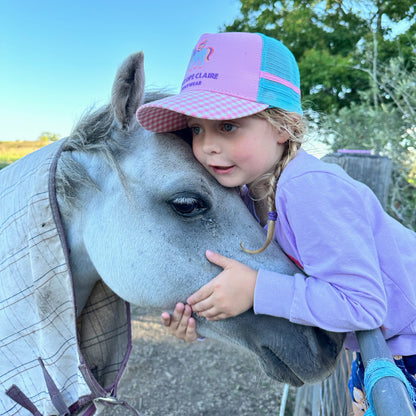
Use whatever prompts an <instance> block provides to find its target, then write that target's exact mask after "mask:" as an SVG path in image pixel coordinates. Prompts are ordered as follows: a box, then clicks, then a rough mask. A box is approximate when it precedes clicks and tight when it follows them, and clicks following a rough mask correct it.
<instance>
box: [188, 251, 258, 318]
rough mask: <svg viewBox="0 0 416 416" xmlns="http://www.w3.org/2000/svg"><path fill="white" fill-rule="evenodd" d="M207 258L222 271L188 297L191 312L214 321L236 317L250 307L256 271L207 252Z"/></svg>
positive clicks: (252, 299) (252, 301)
mask: <svg viewBox="0 0 416 416" xmlns="http://www.w3.org/2000/svg"><path fill="white" fill-rule="evenodd" d="M206 256H207V259H208V260H209V261H210V262H211V263H214V264H216V265H218V266H220V267H222V268H223V269H224V270H223V271H222V272H221V273H220V274H219V275H218V276H217V277H215V278H214V279H212V280H211V281H210V282H208V283H207V284H206V285H205V286H202V288H201V289H199V290H198V291H197V292H195V293H194V294H193V295H191V296H190V297H189V298H188V300H187V302H188V304H189V305H191V307H192V310H193V312H195V313H196V314H197V315H198V316H203V317H205V318H206V319H208V320H211V321H216V320H219V319H225V318H229V317H230V316H236V315H239V314H240V313H243V312H245V311H246V310H248V309H250V308H251V307H253V303H254V289H255V286H256V280H257V271H256V270H253V269H252V268H251V267H248V266H246V265H245V264H243V263H240V262H238V261H236V260H233V259H230V258H228V257H224V256H221V255H220V254H218V253H213V252H212V251H209V250H207V252H206Z"/></svg>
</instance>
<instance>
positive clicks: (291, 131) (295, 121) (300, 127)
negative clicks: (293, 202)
mask: <svg viewBox="0 0 416 416" xmlns="http://www.w3.org/2000/svg"><path fill="white" fill-rule="evenodd" d="M256 117H260V118H262V119H264V120H266V121H268V122H269V123H271V124H272V126H273V127H274V128H275V129H276V130H277V131H278V132H282V133H284V132H286V133H287V134H288V135H289V139H288V140H287V141H286V142H285V149H284V151H283V154H282V157H281V158H280V160H279V161H278V162H277V163H276V165H275V166H274V169H273V171H272V172H270V173H266V174H265V175H263V176H261V177H260V178H258V179H257V180H256V181H254V182H253V183H252V184H251V185H250V188H249V190H251V191H254V190H255V192H251V194H253V193H254V194H255V195H262V196H261V197H257V198H256V199H254V198H253V200H256V201H261V200H264V199H265V200H266V203H267V208H268V211H269V215H268V220H267V237H266V242H265V244H264V246H263V247H261V248H259V249H257V250H248V249H246V248H244V247H243V245H242V243H240V246H241V248H242V249H243V250H244V251H245V252H246V253H250V254H257V253H261V252H262V251H264V250H265V249H266V248H267V247H268V245H269V244H270V243H271V242H272V241H273V238H274V231H275V228H276V219H277V215H278V213H277V212H276V202H275V201H276V186H277V182H278V180H279V178H280V175H281V174H282V172H283V170H284V169H285V167H286V166H287V165H288V163H289V162H290V161H291V160H292V159H293V158H294V157H295V156H296V154H297V151H298V150H299V149H300V147H301V145H302V141H303V136H304V134H305V130H306V125H305V122H304V120H303V119H302V118H301V117H300V116H299V114H297V113H289V112H287V111H284V110H281V109H279V108H267V109H266V110H263V111H261V112H260V113H258V114H256Z"/></svg>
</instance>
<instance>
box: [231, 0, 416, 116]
mask: <svg viewBox="0 0 416 416" xmlns="http://www.w3.org/2000/svg"><path fill="white" fill-rule="evenodd" d="M240 10H241V16H240V17H238V18H237V19H236V20H235V21H234V22H233V23H232V24H230V25H228V26H225V27H224V30H226V31H248V32H262V33H264V34H266V35H269V36H272V37H275V38H276V39H279V40H281V41H282V42H283V43H284V44H285V45H286V46H288V47H289V48H290V49H291V50H292V52H293V53H294V55H295V57H296V59H297V61H298V64H299V69H300V73H301V89H302V97H303V102H304V106H305V107H306V108H307V107H311V108H313V109H315V110H317V111H320V112H331V111H333V110H336V109H339V108H342V107H345V106H348V105H349V104H350V103H352V102H354V103H361V102H362V96H361V92H362V91H369V90H371V91H373V92H374V91H375V90H376V89H377V76H378V75H377V74H378V68H377V64H378V62H383V61H384V60H386V59H388V58H390V57H391V56H396V55H397V54H398V51H400V54H401V56H403V57H404V59H405V60H406V61H408V60H409V59H410V57H411V56H412V55H414V50H413V49H412V39H413V38H414V36H415V33H416V24H415V23H414V21H415V18H416V9H415V7H414V6H413V0H390V1H389V0H388V1H385V0H383V1H381V0H376V1H367V0H365V1H354V0H349V1H346V0H327V1H325V2H324V1H304V0H291V1H287V0H286V1H274V0H241V9H240ZM398 22H402V23H406V22H407V23H408V26H409V27H408V28H407V30H406V31H405V33H403V34H401V35H396V36H393V35H394V34H393V30H392V25H393V23H398ZM412 23H413V24H412ZM380 99H381V100H382V101H383V102H385V101H389V99H390V98H389V97H388V96H386V95H384V96H383V95H381V96H380V94H376V93H374V94H373V100H380ZM374 104H375V105H378V104H379V102H378V101H377V102H376V101H375V102H374Z"/></svg>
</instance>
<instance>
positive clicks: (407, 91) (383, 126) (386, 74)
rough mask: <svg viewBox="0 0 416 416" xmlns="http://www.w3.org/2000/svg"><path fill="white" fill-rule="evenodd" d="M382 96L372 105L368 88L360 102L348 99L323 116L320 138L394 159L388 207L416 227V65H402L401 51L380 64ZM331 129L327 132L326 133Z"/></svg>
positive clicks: (379, 75) (330, 142) (346, 147)
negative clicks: (383, 98) (340, 107)
mask: <svg viewBox="0 0 416 416" xmlns="http://www.w3.org/2000/svg"><path fill="white" fill-rule="evenodd" d="M376 81H377V86H378V89H376V90H374V91H375V92H376V94H378V96H379V99H380V101H381V99H382V97H383V96H385V95H387V96H389V98H390V100H389V101H388V102H386V103H382V104H380V105H378V106H375V105H374V103H373V102H372V99H371V97H372V96H373V92H372V91H367V92H363V93H362V97H363V102H362V103H361V104H360V105H357V104H354V103H353V104H351V105H350V106H349V107H345V108H342V109H341V110H339V111H338V112H336V113H333V114H328V115H327V116H325V118H324V121H323V123H322V124H321V126H320V127H321V129H322V131H323V134H322V137H323V141H324V142H326V143H327V144H329V145H330V146H331V147H332V150H334V151H336V150H337V149H342V148H343V149H369V150H374V151H375V152H376V153H379V154H384V155H387V156H388V157H390V158H391V159H392V160H393V166H394V169H393V186H392V188H391V193H390V204H389V208H388V211H389V213H390V214H392V215H393V216H394V217H396V218H397V219H398V220H400V221H401V222H402V223H403V224H405V225H406V226H408V227H409V228H412V229H414V230H416V187H415V186H416V67H415V66H414V65H412V70H409V69H408V68H407V67H406V63H405V60H404V59H403V58H401V57H396V58H392V59H390V60H389V61H387V62H385V63H382V64H379V66H378V77H377V80H376ZM328 133H329V134H328Z"/></svg>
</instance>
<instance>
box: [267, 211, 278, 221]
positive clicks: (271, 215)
mask: <svg viewBox="0 0 416 416" xmlns="http://www.w3.org/2000/svg"><path fill="white" fill-rule="evenodd" d="M268 216H269V220H270V221H276V220H277V212H276V211H269V214H268Z"/></svg>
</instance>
